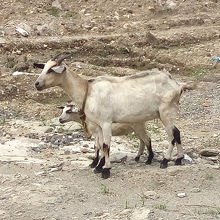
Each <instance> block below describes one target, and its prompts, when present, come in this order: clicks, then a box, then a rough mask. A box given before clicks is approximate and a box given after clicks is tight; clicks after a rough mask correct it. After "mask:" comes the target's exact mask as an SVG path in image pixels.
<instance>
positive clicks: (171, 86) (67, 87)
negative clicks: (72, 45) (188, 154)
mask: <svg viewBox="0 0 220 220" xmlns="http://www.w3.org/2000/svg"><path fill="white" fill-rule="evenodd" d="M69 56H70V54H64V55H62V54H59V55H57V56H55V57H54V58H53V59H51V60H49V61H48V62H47V63H46V64H45V65H44V64H35V66H36V67H40V68H43V70H42V72H41V74H40V76H39V77H38V78H37V80H36V82H35V87H36V88H37V90H39V91H42V90H44V89H47V88H50V87H54V86H59V87H61V88H63V90H64V91H65V92H66V93H67V94H68V95H69V96H70V97H71V99H72V101H73V102H74V103H75V104H76V105H77V106H78V107H79V108H80V111H81V112H82V115H84V117H83V118H84V120H85V117H86V118H88V119H89V121H91V122H93V123H95V124H96V125H97V126H98V128H99V131H98V132H99V136H100V137H101V136H102V137H103V141H102V142H103V143H102V149H103V151H104V157H103V158H101V160H100V162H99V164H98V166H97V167H96V169H98V170H99V169H101V170H102V177H103V178H108V177H109V176H110V169H111V164H110V160H109V153H110V142H111V135H112V132H111V129H112V123H130V124H133V126H134V127H135V126H136V124H137V123H143V122H146V121H149V120H152V119H156V118H159V119H160V120H161V121H162V123H163V125H164V127H165V130H166V132H167V134H168V137H169V140H170V145H169V148H168V151H167V153H166V154H165V157H164V159H163V160H162V162H161V165H160V167H161V168H166V167H167V166H168V162H169V160H170V159H171V154H172V151H173V148H174V146H175V145H176V146H177V154H178V156H177V159H176V165H180V164H181V161H182V159H183V149H182V146H181V140H180V131H179V130H178V128H177V127H176V126H175V125H174V120H173V116H174V115H175V114H176V112H177V109H178V108H177V107H178V104H179V99H180V96H181V93H182V91H183V90H185V89H187V88H188V87H187V85H184V86H183V85H182V86H181V85H179V84H178V83H177V82H176V81H175V80H174V79H172V77H171V75H170V74H169V73H168V72H165V71H159V70H157V69H155V70H151V71H144V72H140V73H137V74H136V75H132V76H125V77H110V76H109V77H97V78H96V79H94V80H89V81H88V80H86V79H83V78H82V77H80V76H78V75H77V74H75V73H74V72H71V71H67V70H66V68H65V67H63V66H60V65H61V63H62V61H63V60H64V59H65V58H67V57H69Z"/></svg>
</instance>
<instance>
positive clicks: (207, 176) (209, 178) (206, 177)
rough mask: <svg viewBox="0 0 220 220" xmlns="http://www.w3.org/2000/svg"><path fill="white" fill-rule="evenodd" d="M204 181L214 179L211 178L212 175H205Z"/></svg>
mask: <svg viewBox="0 0 220 220" xmlns="http://www.w3.org/2000/svg"><path fill="white" fill-rule="evenodd" d="M205 179H206V180H213V179H214V177H213V175H212V174H211V173H206V175H205Z"/></svg>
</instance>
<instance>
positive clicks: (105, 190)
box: [101, 184, 111, 195]
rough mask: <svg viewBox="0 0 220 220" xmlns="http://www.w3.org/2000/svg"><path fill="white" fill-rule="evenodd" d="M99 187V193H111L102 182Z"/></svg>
mask: <svg viewBox="0 0 220 220" xmlns="http://www.w3.org/2000/svg"><path fill="white" fill-rule="evenodd" d="M101 188H102V190H101V193H102V194H103V195H109V194H111V192H110V189H109V187H108V186H106V185H104V184H102V185H101Z"/></svg>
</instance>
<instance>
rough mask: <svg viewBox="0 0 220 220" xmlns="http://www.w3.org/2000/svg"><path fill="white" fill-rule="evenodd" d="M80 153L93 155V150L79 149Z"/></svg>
mask: <svg viewBox="0 0 220 220" xmlns="http://www.w3.org/2000/svg"><path fill="white" fill-rule="evenodd" d="M80 151H81V152H82V153H93V152H94V150H92V149H90V148H85V147H82V148H81V149H80Z"/></svg>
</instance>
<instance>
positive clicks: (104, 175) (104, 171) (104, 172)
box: [102, 168, 111, 179]
mask: <svg viewBox="0 0 220 220" xmlns="http://www.w3.org/2000/svg"><path fill="white" fill-rule="evenodd" d="M110 169H111V168H104V169H102V178H103V179H108V178H109V177H110Z"/></svg>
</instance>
